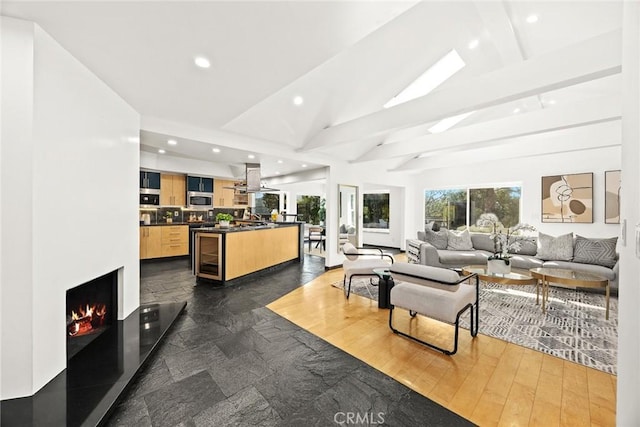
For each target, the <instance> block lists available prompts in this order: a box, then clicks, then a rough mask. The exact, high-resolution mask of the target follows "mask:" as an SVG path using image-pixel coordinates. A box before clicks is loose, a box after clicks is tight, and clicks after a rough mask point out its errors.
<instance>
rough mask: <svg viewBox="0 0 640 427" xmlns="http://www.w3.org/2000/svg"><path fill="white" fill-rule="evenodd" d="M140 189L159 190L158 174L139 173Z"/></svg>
mask: <svg viewBox="0 0 640 427" xmlns="http://www.w3.org/2000/svg"><path fill="white" fill-rule="evenodd" d="M140 188H150V189H153V190H159V189H160V172H150V171H140Z"/></svg>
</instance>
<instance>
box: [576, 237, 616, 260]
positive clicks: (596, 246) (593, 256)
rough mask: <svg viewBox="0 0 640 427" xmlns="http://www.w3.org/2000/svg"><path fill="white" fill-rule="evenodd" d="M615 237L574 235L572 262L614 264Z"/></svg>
mask: <svg viewBox="0 0 640 427" xmlns="http://www.w3.org/2000/svg"><path fill="white" fill-rule="evenodd" d="M617 243H618V238H617V237H611V238H608V239H588V238H586V237H582V236H576V247H575V248H574V250H573V262H579V263H582V264H595V265H602V266H604V267H613V266H614V265H616V259H617V255H616V244H617Z"/></svg>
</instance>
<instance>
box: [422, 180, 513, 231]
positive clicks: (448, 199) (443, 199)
mask: <svg viewBox="0 0 640 427" xmlns="http://www.w3.org/2000/svg"><path fill="white" fill-rule="evenodd" d="M521 193H522V189H521V187H519V186H512V187H495V188H471V189H466V188H465V189H454V190H427V191H425V193H424V212H425V218H424V219H425V224H426V223H429V222H436V223H438V225H440V226H445V227H447V228H449V229H459V228H465V227H467V226H469V227H470V228H471V229H475V230H477V231H486V232H490V230H488V229H485V228H486V227H483V226H479V225H478V224H477V223H478V220H479V219H480V216H481V215H482V214H489V213H490V214H494V215H496V217H497V218H498V221H499V222H500V223H501V224H502V225H503V226H504V227H513V226H515V225H516V224H518V223H519V222H520V196H521ZM467 212H468V213H469V217H468V218H467Z"/></svg>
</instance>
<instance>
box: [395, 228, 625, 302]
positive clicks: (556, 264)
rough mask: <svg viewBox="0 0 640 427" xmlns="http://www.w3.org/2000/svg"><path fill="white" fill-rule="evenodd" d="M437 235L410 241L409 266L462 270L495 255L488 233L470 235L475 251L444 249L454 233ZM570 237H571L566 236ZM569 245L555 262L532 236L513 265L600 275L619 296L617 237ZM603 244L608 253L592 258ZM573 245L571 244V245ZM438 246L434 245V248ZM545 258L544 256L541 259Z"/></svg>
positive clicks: (577, 240)
mask: <svg viewBox="0 0 640 427" xmlns="http://www.w3.org/2000/svg"><path fill="white" fill-rule="evenodd" d="M433 233H434V232H432V231H431V230H425V231H419V232H418V236H417V237H418V238H417V239H407V258H408V260H409V262H410V263H416V264H423V265H430V266H434V267H444V268H461V267H463V266H466V265H472V264H475V265H486V264H487V260H488V258H489V257H490V256H491V255H493V250H494V242H493V240H492V239H491V237H490V235H489V234H486V233H473V232H471V233H469V232H467V233H468V234H469V237H470V240H471V245H472V248H469V246H467V247H466V248H465V249H456V248H455V245H454V246H453V247H452V246H450V245H447V246H445V244H444V240H446V237H445V235H446V234H447V233H448V234H449V236H452V232H451V231H449V230H444V231H443V230H440V231H439V232H437V233H436V234H438V236H437V237H438V238H436V240H434V237H433V236H434V234H433ZM539 236H540V238H541V239H542V238H543V237H544V239H545V241H546V239H547V238H548V237H550V236H547V235H544V234H542V233H540V234H539ZM563 237H567V238H569V237H568V236H566V235H565V236H563ZM570 239H571V240H570V243H569V246H571V248H568V250H569V251H570V252H571V254H570V255H569V254H567V253H565V254H563V255H559V256H558V258H560V259H553V256H549V254H548V251H547V255H544V254H542V249H543V248H541V247H540V242H539V238H538V237H531V238H529V239H527V240H523V241H521V243H522V248H521V250H520V251H518V252H517V253H512V254H510V255H511V258H510V260H511V266H512V267H513V268H519V269H526V270H528V269H530V268H536V267H550V268H565V269H570V270H574V271H583V272H589V273H594V274H598V275H600V276H602V277H605V278H607V279H608V280H609V283H610V285H611V290H612V292H613V293H615V294H617V290H618V269H619V266H618V257H617V253H615V244H616V243H615V241H616V240H617V238H611V239H588V238H585V237H582V236H575V237H574V236H572V235H571V236H570ZM602 241H607V242H605V243H606V245H604V247H605V248H607V245H608V253H606V254H603V256H600V257H597V256H596V257H593V253H594V251H593V250H592V249H593V244H595V245H596V247H601V246H603V245H602V244H601V242H602ZM571 242H572V243H571ZM434 244H435V245H434ZM611 244H613V248H614V251H613V254H612V253H611V249H610V248H611ZM589 245H591V250H590V252H591V253H590V255H589V254H588V256H585V250H583V248H585V247H586V248H587V250H589V248H590V247H589ZM541 255H542V256H541Z"/></svg>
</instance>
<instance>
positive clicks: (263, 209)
mask: <svg viewBox="0 0 640 427" xmlns="http://www.w3.org/2000/svg"><path fill="white" fill-rule="evenodd" d="M279 208H280V195H279V194H277V193H256V206H255V213H257V214H260V215H261V216H263V217H264V216H265V215H266V216H269V215H271V211H272V210H274V209H275V210H276V211H278V210H279Z"/></svg>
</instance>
